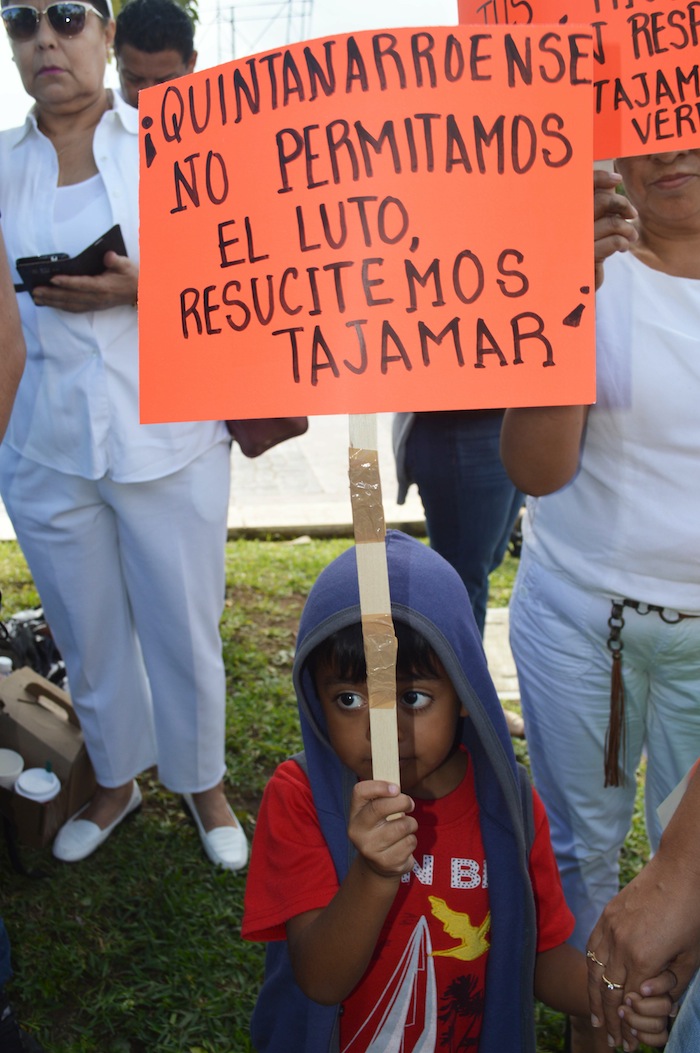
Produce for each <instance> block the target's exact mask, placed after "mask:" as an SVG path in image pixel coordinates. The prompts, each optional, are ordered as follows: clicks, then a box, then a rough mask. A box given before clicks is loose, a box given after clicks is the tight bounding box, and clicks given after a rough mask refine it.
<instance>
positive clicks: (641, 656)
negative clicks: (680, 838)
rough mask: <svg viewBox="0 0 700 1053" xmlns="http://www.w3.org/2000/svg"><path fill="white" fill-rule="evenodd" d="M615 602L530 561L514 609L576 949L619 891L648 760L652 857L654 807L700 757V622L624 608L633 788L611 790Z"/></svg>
mask: <svg viewBox="0 0 700 1053" xmlns="http://www.w3.org/2000/svg"><path fill="white" fill-rule="evenodd" d="M616 598H620V597H616ZM612 599H613V597H612V596H610V597H602V596H599V595H596V594H594V593H590V592H585V591H584V590H583V589H579V588H577V587H576V586H574V585H573V584H571V583H570V582H568V581H566V580H564V579H562V578H560V577H558V576H556V575H553V574H551V573H549V572H548V571H545V570H544V569H543V568H542V567H540V566H539V565H538V564H537V563H535V561H534V560H532V559H531V558H530V557H529V556H528V554H527V553H524V554H523V558H522V560H521V566H520V569H519V571H518V576H517V580H516V585H515V589H514V592H513V597H512V600H511V608H510V635H511V647H512V650H513V654H514V657H515V662H516V666H517V671H518V679H519V682H520V693H521V698H522V704H523V715H524V718H525V726H526V734H527V743H528V750H529V754H530V760H531V763H532V773H533V778H534V782H535V785H536V786H537V789H538V791H539V793H540V795H541V797H542V799H543V801H544V804H545V808H546V810H547V814H548V816H549V822H550V826H551V831H552V843H553V846H554V851H555V853H556V857H557V861H558V863H559V869H560V872H561V877H562V883H563V886H564V893H565V896H566V899H567V902H568V904H569V907H570V908H571V910H572V911H573V913H574V916H575V918H576V930H575V933H574V937H573V942H574V943H575V944H576V946H578V947H579V948H580V949H581V950H583V949H584V948H585V945H586V940H587V939H588V936H589V935H590V932H591V930H592V928H593V926H594V925H595V923H596V922H597V920H598V917H599V915H600V913H601V911H602V910H603V908H604V907H605V905H606V903H607V902H608V901H609V900H610V899H611V898H612V897H613V896H614V895H615V894H616V892H617V891H618V887H619V886H618V882H619V867H618V860H619V853H620V849H621V847H622V844H623V842H624V840H625V838H626V836H627V833H628V831H629V829H630V825H631V821H632V815H633V809H634V801H635V773H636V770H637V767H638V765H639V761H640V758H641V755H642V751H643V750H645V751H646V753H647V775H646V786H645V808H646V822H647V830H648V832H649V838H650V841H651V844H652V847H653V848H656V847H657V846H658V842H659V837H660V833H661V831H660V826H659V821H658V818H657V816H656V808H657V806H658V805H659V804H660V803H661V801H662V800H663V799H664V798H665V797H666V796H667V795H668V794H669V793H670V792H671V790H672V789H674V787H675V786H676V785H677V784H678V782H680V780H681V778H682V777H683V776H684V775H685V774H686V772H687V771H688V770H689V768H690V767H691V765H692V764H693V763H694V762H695V761H696V760H697V758H698V756H699V755H700V618H688V619H685V620H683V621H680V622H678V623H677V624H675V625H667V624H666V623H665V622H663V621H662V620H661V618H660V617H659V615H658V614H657V613H654V612H651V613H649V614H646V615H640V614H638V613H637V612H636V611H634V610H630V609H628V608H625V610H624V619H625V624H624V628H623V630H622V641H623V644H624V650H623V652H622V655H623V656H622V672H623V682H624V688H625V713H626V719H625V726H626V750H625V755H624V771H625V782H624V785H623V786H621V787H615V788H613V787H607V788H606V787H605V785H604V782H605V778H604V771H603V755H604V746H605V733H606V730H607V727H608V720H609V714H610V676H611V658H610V652H609V651H608V649H607V638H608V632H609V630H608V626H607V620H608V618H609V617H610V607H611V602H612ZM629 599H633V600H643V599H644V597H643V596H631V597H629Z"/></svg>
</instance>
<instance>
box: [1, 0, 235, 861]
mask: <svg viewBox="0 0 700 1053" xmlns="http://www.w3.org/2000/svg"><path fill="white" fill-rule="evenodd" d="M2 18H3V21H4V23H5V27H6V29H7V32H8V35H9V38H10V44H11V47H12V53H13V57H14V61H15V63H16V64H17V68H18V70H19V73H20V76H21V78H22V83H23V84H24V87H25V89H26V90H27V92H28V93H29V94H30V95H31V96H32V97H33V98H34V99H35V106H34V107H33V109H32V111H31V112H30V114H29V115H28V117H27V120H26V121H25V123H24V125H23V126H22V127H21V128H17V129H13V130H12V131H7V132H3V133H0V211H2V215H3V225H4V231H5V238H6V244H7V252H8V256H9V260H10V264H11V266H12V267H13V269H14V267H15V261H16V260H17V258H18V257H22V256H33V255H44V254H47V253H57V252H63V253H67V254H68V255H70V256H73V255H76V254H77V253H78V252H80V251H81V250H82V249H84V248H85V247H87V246H88V245H90V244H91V243H92V242H93V241H95V239H97V238H98V237H99V236H100V235H102V234H103V233H105V232H106V231H107V230H108V229H110V228H111V227H112V226H114V225H115V224H118V225H119V226H120V227H121V232H122V235H123V237H124V242H125V245H126V250H127V255H126V256H121V255H117V254H116V253H113V252H110V253H107V255H106V256H105V258H104V263H105V267H106V269H105V271H104V273H103V274H101V275H98V276H96V277H68V276H57V277H54V278H53V279H52V280H51V281H50V282H49V283H48V284H46V285H43V286H39V287H37V288H36V289H35V290H34V291H33V292H32V293H30V292H28V291H26V290H24V289H23V287H22V283H21V278H20V276H19V273H18V272H17V271H16V269H15V273H14V280H15V282H16V288H17V289H18V290H19V291H18V293H17V295H18V300H19V306H20V312H21V317H22V326H23V330H24V335H25V340H26V343H27V366H26V370H25V374H24V377H23V380H22V383H21V385H20V391H19V393H18V396H17V400H16V403H15V408H14V411H13V415H12V419H11V421H10V425H9V428H8V432H7V437H6V442H5V444H4V446H3V448H2V450H0V487H1V489H2V497H3V500H4V502H5V505H6V507H7V509H8V512H9V514H10V516H11V518H12V521H13V524H14V527H15V530H16V533H17V537H18V539H19V541H20V544H21V545H22V548H23V551H24V553H25V555H26V557H27V561H28V563H29V566H30V569H31V571H32V574H33V577H34V580H35V583H36V585H37V588H38V590H39V593H40V595H41V600H42V603H43V606H44V609H45V612H46V615H47V618H48V621H49V623H50V624H51V628H52V631H53V633H54V635H55V638H56V641H57V644H58V646H59V648H60V650H61V651H62V653H63V656H64V659H65V662H66V666H67V669H68V675H69V683H70V688H71V693H72V695H73V698H74V702H75V706H76V710H77V712H78V714H79V716H80V720H81V723H82V727H83V731H84V734H85V739H86V742H87V745H88V749H89V752H90V756H91V758H92V761H93V765H94V768H95V773H96V776H97V782H98V787H97V792H96V794H95V797H94V798H93V800H92V801H91V802H90V803H89V805H88V806H87V807H86V809H85V810H84V811H82V812H81V813H79V815H78V816H76V817H73V819H71V821H70V822H69V823H68V824H67V825H66V826H64V827H63V829H62V830H61V831H60V832H59V835H58V837H57V839H56V842H55V843H54V853H55V855H56V856H57V857H58V858H59V859H63V860H65V861H76V860H78V859H83V858H85V856H87V855H89V854H90V853H91V852H93V851H94V850H95V848H97V847H98V846H99V845H100V844H102V842H103V841H105V840H106V838H107V837H108V836H109V834H110V833H111V832H112V830H113V829H114V828H115V826H116V825H117V824H118V823H119V822H120V821H121V820H122V819H124V818H125V817H126V816H127V815H128V814H129V813H130V812H133V811H134V810H135V809H136V808H137V807H138V806H139V804H140V801H141V795H140V791H139V788H138V785H137V783H136V781H135V778H136V776H137V775H138V774H139V773H140V772H142V771H144V769H146V768H149V767H150V766H152V765H154V764H156V765H157V766H158V770H159V774H160V778H161V780H162V781H163V783H164V784H165V785H166V786H167V787H168V788H169V789H171V790H173V791H176V792H178V793H182V794H183V795H184V797H185V802H186V804H187V806H188V808H189V809H190V811H191V812H192V815H193V818H194V819H195V822H196V824H197V827H198V830H199V833H200V836H201V838H202V842H203V845H204V848H205V850H206V852H207V854H208V856H209V857H210V859H212V860H213V861H214V862H216V863H218V864H220V865H222V866H225V867H229V868H232V869H238V868H239V867H242V866H243V865H244V864H245V862H246V858H247V843H246V839H245V835H244V833H243V831H242V829H241V827H240V826H239V824H238V823H237V821H236V818H235V816H234V815H233V812H232V811H231V809H230V808H229V806H228V804H227V802H226V798H225V796H224V792H223V781H222V780H223V775H224V770H225V764H224V707H225V677H224V667H223V661H222V654H221V640H220V637H219V629H218V624H219V618H220V614H221V609H222V604H223V598H224V541H225V536H226V511H227V505H228V488H229V447H228V438H227V433H226V429H225V427H224V425H223V424H221V423H220V422H213V421H212V422H200V423H189V424H162V425H148V426H146V425H141V424H140V423H139V416H138V344H137V308H136V299H137V280H138V212H137V202H138V113H137V111H136V110H134V109H132V108H131V107H130V106H127V105H126V104H125V103H124V102H123V101H122V100H121V99H120V98H119V96H118V95H117V94H116V93H112V92H111V91H109V90H107V89H106V88H105V86H104V74H105V65H106V62H107V56H108V52H109V49H110V45H111V42H112V39H113V35H114V20H113V18H112V11H111V7H110V6H109V0H91V2H89V3H87V2H77V0H76V2H72V0H71V2H66V3H61V2H59V3H49V2H47V0H36V2H35V3H34V4H32V5H31V6H29V5H26V4H22V5H15V4H11V3H7V2H6V0H3V3H2ZM163 251H164V252H167V251H169V247H168V246H163Z"/></svg>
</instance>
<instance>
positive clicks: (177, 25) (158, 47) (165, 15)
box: [114, 0, 194, 62]
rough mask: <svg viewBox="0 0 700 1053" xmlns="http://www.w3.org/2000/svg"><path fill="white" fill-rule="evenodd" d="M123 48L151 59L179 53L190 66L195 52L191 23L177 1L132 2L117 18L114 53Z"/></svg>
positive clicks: (125, 6) (141, 0) (148, 0)
mask: <svg viewBox="0 0 700 1053" xmlns="http://www.w3.org/2000/svg"><path fill="white" fill-rule="evenodd" d="M124 44H130V45H131V46H132V47H133V48H137V49H138V50H139V51H146V52H147V53H148V54H149V55H152V54H153V53H154V52H156V51H177V52H178V54H180V55H182V60H183V62H187V61H188V60H189V58H190V56H191V55H192V52H193V51H194V26H193V24H192V19H191V18H190V16H189V15H188V14H187V12H186V11H185V10H184V8H182V7H180V5H179V4H177V3H175V0H129V3H127V4H125V5H124V7H123V8H122V9H121V11H120V12H119V14H118V16H117V29H116V32H115V34H114V51H115V53H116V54H117V55H118V54H119V49H120V48H121V47H122V46H123V45H124Z"/></svg>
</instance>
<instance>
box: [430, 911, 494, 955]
mask: <svg viewBox="0 0 700 1053" xmlns="http://www.w3.org/2000/svg"><path fill="white" fill-rule="evenodd" d="M428 899H429V900H430V906H431V909H432V912H433V915H434V916H435V917H436V918H437V920H438V921H440V922H442V927H443V929H444V930H445V932H446V933H447V935H448V936H452V938H453V939H455V940H459V941H460V942H459V943H458V944H457V946H456V947H450V948H448V949H447V950H444V951H433V952H432V953H433V956H434V957H439V956H442V957H445V958H458V959H459V960H460V961H462V962H473V961H474V959H475V958H480V957H481V955H482V954H485V953H486V951H487V950H488V949H489V941H488V937H487V935H486V934H487V932H488V931H489V929H490V928H491V911H488V913H487V915H486V917H485V918H484V920H483V921H482V923H481V925H472V923H471V919H470V917H469V915H468V914H458V913H457V911H454V910H450V908H449V907H448V906H447V904H446V903H445V901H444V899H439V898H438V897H437V896H428Z"/></svg>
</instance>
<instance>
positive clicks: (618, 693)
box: [605, 649, 625, 786]
mask: <svg viewBox="0 0 700 1053" xmlns="http://www.w3.org/2000/svg"><path fill="white" fill-rule="evenodd" d="M612 659H613V662H612V676H611V678H610V723H609V725H608V731H607V734H606V736H605V785H606V786H621V785H622V783H623V782H624V775H623V774H622V772H621V770H620V764H619V758H620V751H621V750H622V751H623V752H624V748H625V688H624V685H623V683H622V649H620V650H619V651H613V656H612Z"/></svg>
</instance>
